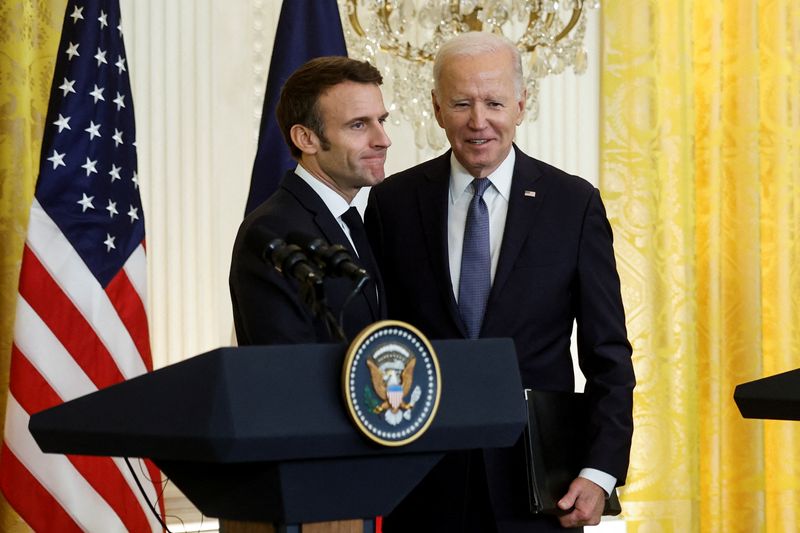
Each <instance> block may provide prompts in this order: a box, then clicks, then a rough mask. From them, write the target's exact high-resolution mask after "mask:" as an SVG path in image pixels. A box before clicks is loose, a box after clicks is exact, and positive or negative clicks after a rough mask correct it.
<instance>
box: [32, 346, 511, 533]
mask: <svg viewBox="0 0 800 533" xmlns="http://www.w3.org/2000/svg"><path fill="white" fill-rule="evenodd" d="M432 345H433V347H434V350H435V351H436V354H437V356H438V359H439V364H440V369H441V376H442V378H441V390H442V392H441V400H440V404H439V410H438V413H437V414H436V418H435V419H434V421H433V423H432V424H431V426H430V427H429V428H428V430H427V432H426V433H425V434H423V435H422V436H421V437H420V438H419V439H417V440H416V441H414V442H412V443H410V444H408V445H405V446H401V447H392V448H389V447H383V446H380V445H378V444H376V443H374V442H372V441H370V440H369V439H367V437H365V436H363V435H362V434H360V433H359V432H358V430H357V429H356V426H355V424H354V423H353V422H352V421H351V420H350V419H349V417H348V414H347V412H346V408H345V406H344V399H343V395H342V391H341V387H342V377H341V374H342V364H343V361H344V356H345V350H346V346H344V345H338V344H306V345H287V346H249V347H240V348H219V349H217V350H213V351H211V352H208V353H205V354H202V355H198V356H195V357H192V358H190V359H187V360H185V361H182V362H180V363H176V364H174V365H170V366H168V367H164V368H162V369H159V370H157V371H155V372H151V373H148V374H145V375H142V376H139V377H137V378H134V379H131V380H129V381H126V382H123V383H120V384H118V385H115V386H112V387H109V388H107V389H103V390H100V391H97V392H94V393H92V394H89V395H87V396H83V397H80V398H77V399H74V400H72V401H69V402H66V403H64V404H61V405H59V406H56V407H53V408H51V409H48V410H46V411H42V412H40V413H37V414H35V415H33V416H32V417H31V420H30V424H29V428H30V431H31V433H32V434H33V436H34V438H35V440H36V442H37V443H38V444H39V446H40V447H41V449H42V450H43V451H44V452H47V453H63V454H79V455H101V456H120V457H143V458H150V459H152V460H153V461H154V462H155V464H156V465H157V466H158V467H159V468H160V469H161V470H162V471H163V472H164V473H165V475H166V476H168V477H169V478H170V479H171V480H172V481H173V482H174V483H175V485H176V486H177V487H178V488H179V489H180V490H181V491H182V492H183V493H184V494H185V495H186V497H187V498H188V499H189V500H190V501H191V502H192V503H193V504H194V505H195V506H196V507H197V508H198V509H199V510H200V511H201V512H203V513H204V514H205V515H207V516H212V517H217V518H220V519H227V520H236V521H258V522H271V523H275V524H280V525H294V524H301V523H307V522H320V521H329V520H345V519H354V518H371V517H374V516H381V515H386V514H388V513H389V512H390V511H391V510H392V509H393V508H394V507H395V506H396V505H397V504H398V503H399V502H400V501H401V500H402V499H403V498H404V497H405V495H406V494H408V492H410V491H411V489H412V488H413V487H414V486H415V485H416V484H417V483H418V482H419V481H420V480H421V479H422V478H423V477H424V476H425V474H426V473H427V472H428V471H429V470H430V469H431V468H432V467H433V466H434V465H435V464H436V463H437V462H438V461H439V459H440V458H441V457H442V456H443V455H444V454H445V453H446V452H447V451H449V450H459V449H472V448H493V447H505V446H511V445H513V444H514V442H516V440H517V439H518V438H519V436H520V434H521V433H522V430H523V428H524V426H525V423H526V417H525V403H524V399H523V394H522V385H521V382H520V377H519V369H518V366H517V358H516V353H515V350H514V345H513V342H512V341H511V340H510V339H482V340H475V341H466V340H446V341H433V342H432Z"/></svg>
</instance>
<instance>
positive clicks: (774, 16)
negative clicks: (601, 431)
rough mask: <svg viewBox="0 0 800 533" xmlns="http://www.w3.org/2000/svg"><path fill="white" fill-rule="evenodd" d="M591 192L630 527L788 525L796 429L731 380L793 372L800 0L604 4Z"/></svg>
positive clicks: (799, 224)
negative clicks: (605, 258) (598, 166)
mask: <svg viewBox="0 0 800 533" xmlns="http://www.w3.org/2000/svg"><path fill="white" fill-rule="evenodd" d="M602 21H603V54H602V57H603V65H602V71H603V74H602V96H601V98H602V114H603V117H602V121H601V122H602V124H603V126H602V132H601V136H602V140H601V146H602V172H601V189H602V190H603V194H604V197H605V198H606V199H607V203H608V209H609V214H610V217H611V219H612V224H613V225H614V228H615V236H616V251H617V255H618V259H619V261H620V272H621V276H622V278H623V280H622V282H623V286H624V294H623V297H624V298H625V303H626V309H627V312H628V322H629V330H630V336H631V339H632V342H633V344H634V349H635V356H634V357H635V365H636V370H637V378H638V383H639V385H638V386H637V389H636V393H635V413H634V417H635V425H636V430H635V435H634V447H633V451H632V457H631V461H632V464H631V471H630V475H629V483H628V486H627V487H626V488H625V489H624V492H623V501H624V509H625V518H626V520H627V528H628V531H629V532H631V533H634V532H639V531H641V532H645V531H646V532H650V531H659V532H684V531H702V532H716V531H720V532H722V531H724V532H731V531H741V532H748V533H749V532H758V531H766V532H794V531H797V528H798V523H800V516H799V515H800V511H798V509H800V422H782V421H760V420H745V419H743V418H742V417H741V415H740V414H739V411H738V409H737V407H736V405H735V404H734V402H733V390H734V388H735V386H736V385H737V384H739V383H742V382H746V381H751V380H754V379H759V378H761V377H764V376H769V375H773V374H776V373H779V372H783V371H787V370H792V369H795V368H797V367H800V266H799V265H800V2H797V1H796V0H774V1H764V0H762V1H757V0H645V1H639V0H637V1H635V2H634V1H616V2H612V1H609V2H604V3H603V6H602Z"/></svg>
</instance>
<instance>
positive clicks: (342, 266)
mask: <svg viewBox="0 0 800 533" xmlns="http://www.w3.org/2000/svg"><path fill="white" fill-rule="evenodd" d="M286 240H287V241H288V242H290V243H292V244H297V245H299V246H300V247H301V248H302V249H304V250H306V252H308V254H309V255H310V256H311V258H312V259H313V260H314V261H315V262H316V263H317V265H319V267H320V268H321V269H322V270H323V271H324V272H325V274H327V275H329V276H340V277H345V278H350V279H351V280H352V281H354V282H355V283H363V282H365V281H367V280H368V279H369V277H370V276H369V273H368V272H367V271H366V270H364V269H363V268H362V267H361V266H359V265H358V264H357V263H355V262H354V261H353V258H352V256H351V255H350V252H348V250H347V248H346V247H345V246H343V245H341V244H328V243H327V242H325V240H324V239H322V238H321V237H314V236H313V235H308V234H305V233H299V232H295V231H293V232H291V233H289V234H288V235H286Z"/></svg>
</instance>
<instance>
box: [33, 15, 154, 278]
mask: <svg viewBox="0 0 800 533" xmlns="http://www.w3.org/2000/svg"><path fill="white" fill-rule="evenodd" d="M70 21H71V22H70ZM58 53H59V58H58V61H57V65H56V71H55V75H54V78H53V85H54V90H53V92H52V93H51V96H50V105H49V111H48V116H47V125H46V129H45V134H44V139H43V143H42V159H43V160H45V159H46V160H47V161H48V162H49V164H48V163H45V162H44V161H43V162H42V163H43V164H42V166H41V174H40V176H39V181H38V182H37V185H36V199H37V200H38V201H39V203H40V204H41V206H42V207H43V209H44V210H45V211H46V212H47V214H48V215H50V217H51V218H52V219H53V221H54V222H55V223H56V225H58V227H59V228H60V229H61V231H62V232H63V234H64V235H65V236H66V237H67V239H68V240H69V241H70V243H71V244H72V246H73V247H74V248H75V250H76V251H77V252H78V254H79V255H80V256H81V258H82V259H83V260H84V261H85V262H86V265H87V266H88V267H89V269H90V270H91V271H92V273H93V274H94V276H95V277H96V278H97V280H98V281H99V282H100V284H101V285H102V286H103V287H105V286H106V285H107V284H108V283H109V281H110V280H111V278H113V276H114V275H115V274H116V273H117V272H118V271H119V270H120V268H122V266H123V264H124V263H125V261H126V259H127V258H128V256H129V255H130V254H131V252H133V250H134V249H135V248H136V247H137V246H139V244H140V243H141V242H142V239H143V238H144V216H143V213H142V208H141V207H142V206H141V200H140V198H139V191H138V187H139V184H138V181H137V175H136V143H135V140H136V131H135V128H134V120H133V116H134V115H133V101H132V98H131V86H130V80H129V78H128V64H127V60H126V56H125V46H124V45H123V41H122V27H121V22H120V12H119V4H118V3H117V2H87V3H86V4H85V5H83V6H79V5H77V4H75V5H74V7H73V9H72V12H71V13H68V14H67V21H66V23H65V25H64V33H63V35H62V37H61V47H60V49H59V51H58ZM63 56H66V61H65V60H64V59H65V57H63ZM55 87H57V88H58V90H55Z"/></svg>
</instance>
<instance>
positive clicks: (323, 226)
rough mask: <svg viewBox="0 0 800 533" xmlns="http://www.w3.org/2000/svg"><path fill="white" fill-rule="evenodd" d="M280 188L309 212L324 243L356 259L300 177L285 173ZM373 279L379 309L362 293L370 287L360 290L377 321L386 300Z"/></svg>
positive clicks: (317, 199)
mask: <svg viewBox="0 0 800 533" xmlns="http://www.w3.org/2000/svg"><path fill="white" fill-rule="evenodd" d="M281 186H282V187H283V188H285V189H286V190H287V191H289V192H290V193H291V194H292V195H293V196H294V197H295V198H297V200H298V201H299V202H300V204H301V205H302V206H303V207H304V208H305V209H306V210H307V211H308V212H309V214H310V215H311V216H312V217H313V220H314V223H315V224H316V225H317V227H318V228H319V231H320V233H321V234H322V236H323V237H324V238H325V240H326V241H328V242H329V243H331V244H342V245H344V246H346V247H347V249H348V250H349V251H350V255H351V256H352V257H358V254H357V253H356V251H355V250H354V249H353V246H352V245H351V244H350V239H348V238H347V236H346V235H345V234H344V231H343V230H342V227H341V226H340V225H339V222H337V221H336V219H335V218H334V216H333V214H332V213H331V211H330V209H328V206H326V205H325V202H323V201H322V198H320V197H319V195H318V194H317V193H315V192H314V190H313V189H312V188H311V187H309V186H308V184H307V183H306V182H305V181H303V179H302V178H301V177H300V176H298V175H297V174H295V173H294V171H289V172H287V173H286V175H285V176H284V178H283V182H282V183H281ZM375 278H376V279H375V280H374V281H375V284H376V285H377V287H378V294H379V295H380V297H379V299H380V304H379V307H380V309H379V307H378V306H377V304H376V301H375V298H369V297H368V296H367V295H366V294H365V293H364V290H371V287H372V285H370V284H368V285H366V286H365V287H364V289H362V290H361V293H362V296H363V297H364V299H365V300H366V301H367V304H368V305H369V309H370V312H371V313H372V319H373V320H379V319H380V318H381V317H383V316H384V315H385V312H381V309H385V305H386V304H385V302H384V300H385V299H386V298H385V297H384V296H383V285H382V283H381V280H380V274H379V273H375Z"/></svg>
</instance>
